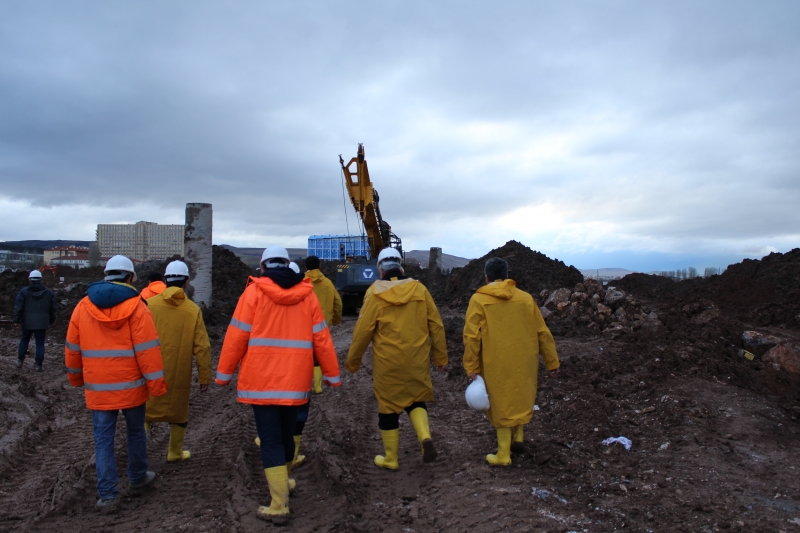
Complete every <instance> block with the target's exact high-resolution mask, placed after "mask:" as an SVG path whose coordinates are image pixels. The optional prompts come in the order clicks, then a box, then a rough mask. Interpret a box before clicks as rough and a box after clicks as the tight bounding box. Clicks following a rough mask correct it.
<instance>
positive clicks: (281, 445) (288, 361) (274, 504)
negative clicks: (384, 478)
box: [216, 246, 341, 523]
mask: <svg viewBox="0 0 800 533" xmlns="http://www.w3.org/2000/svg"><path fill="white" fill-rule="evenodd" d="M289 263H290V261H289V254H288V253H287V251H286V249H285V248H283V247H281V246H270V247H269V248H267V249H266V250H264V253H263V254H262V256H261V273H262V275H261V277H260V278H250V279H249V280H248V285H247V288H245V290H244V293H243V294H242V296H241V298H239V303H238V304H237V305H236V310H235V311H234V313H233V318H232V319H231V323H230V325H229V326H228V331H227V332H226V334H225V341H224V342H223V345H222V353H221V354H220V358H219V365H218V366H217V377H216V382H217V383H218V384H220V385H227V384H229V383H230V382H231V379H233V374H234V372H236V367H237V366H239V365H240V363H241V368H240V369H239V381H238V392H237V395H238V400H239V402H240V403H244V404H250V405H252V406H253V415H254V417H255V421H256V429H257V430H258V438H259V439H260V446H261V464H262V466H263V467H264V474H265V475H266V477H267V483H268V484H269V492H270V496H271V498H272V501H271V502H270V505H269V507H265V506H261V507H259V508H258V511H257V513H256V516H258V517H259V518H261V519H262V520H268V521H273V522H278V523H281V522H284V521H285V520H286V519H287V518H288V516H289V491H290V490H292V489H294V486H295V483H294V480H293V479H290V478H289V474H290V469H291V462H292V460H293V458H294V447H295V445H294V430H295V423H296V421H297V412H298V410H299V408H300V407H301V406H302V405H304V404H305V403H307V402H308V399H309V397H310V396H311V381H312V379H313V376H314V358H316V360H317V361H319V364H320V366H321V367H322V379H323V381H325V382H327V383H328V384H329V385H331V386H333V387H339V386H340V385H341V378H340V376H339V363H338V361H337V360H336V350H335V349H334V347H333V340H332V339H331V334H330V331H329V330H328V326H327V324H326V323H325V316H324V315H323V313H322V309H321V308H320V306H319V301H318V300H317V297H316V296H314V293H313V289H312V288H311V284H310V283H309V282H308V281H305V280H304V279H303V276H302V275H301V274H299V273H295V272H294V271H293V270H292V269H290V268H289Z"/></svg>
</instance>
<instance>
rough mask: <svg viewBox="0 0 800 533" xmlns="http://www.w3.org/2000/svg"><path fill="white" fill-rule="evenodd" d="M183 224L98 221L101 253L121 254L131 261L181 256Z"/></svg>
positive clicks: (106, 254) (107, 254) (103, 255)
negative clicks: (106, 222) (104, 222)
mask: <svg viewBox="0 0 800 533" xmlns="http://www.w3.org/2000/svg"><path fill="white" fill-rule="evenodd" d="M184 230H185V226H184V225H183V224H157V223H155V222H137V223H136V224H98V225H97V244H98V247H99V248H100V256H101V257H103V258H108V257H111V256H114V255H124V256H127V257H129V258H131V259H132V260H134V261H149V260H151V259H168V258H170V257H172V256H174V255H180V256H183V255H184V254H183V234H184Z"/></svg>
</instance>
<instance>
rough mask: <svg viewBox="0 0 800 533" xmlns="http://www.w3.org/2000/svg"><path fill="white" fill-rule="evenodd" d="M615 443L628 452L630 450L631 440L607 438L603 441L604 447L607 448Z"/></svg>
mask: <svg viewBox="0 0 800 533" xmlns="http://www.w3.org/2000/svg"><path fill="white" fill-rule="evenodd" d="M615 442H619V443H620V444H622V445H623V446H625V449H626V450H630V449H631V444H633V443H632V442H631V439H629V438H627V437H609V438H607V439H606V440H604V441H603V444H605V445H606V446H609V445H611V444H614V443H615Z"/></svg>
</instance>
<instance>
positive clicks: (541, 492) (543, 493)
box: [531, 487, 567, 503]
mask: <svg viewBox="0 0 800 533" xmlns="http://www.w3.org/2000/svg"><path fill="white" fill-rule="evenodd" d="M531 496H536V497H538V498H540V499H542V500H546V499H547V498H549V497H550V496H552V497H554V498H555V499H556V500H558V501H559V502H561V503H567V500H565V499H564V498H562V497H561V496H559V495H558V494H556V493H554V492H550V491H549V490H547V489H537V488H536V487H533V488H532V489H531Z"/></svg>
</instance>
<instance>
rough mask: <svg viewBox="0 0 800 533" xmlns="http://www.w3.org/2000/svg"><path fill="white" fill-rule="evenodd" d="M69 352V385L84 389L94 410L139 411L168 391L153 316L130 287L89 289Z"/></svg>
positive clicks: (73, 321)
mask: <svg viewBox="0 0 800 533" xmlns="http://www.w3.org/2000/svg"><path fill="white" fill-rule="evenodd" d="M94 302H98V303H99V304H100V305H103V306H104V307H98V305H96V304H95V303H94ZM110 304H113V305H110ZM105 306H108V307H105ZM64 354H65V363H66V366H67V376H68V378H69V382H70V384H71V385H73V386H74V387H80V386H83V387H84V390H85V394H86V406H87V407H88V408H89V409H92V410H99V411H107V410H115V409H127V408H130V407H136V406H139V405H142V404H143V403H145V402H146V401H147V400H148V398H150V395H151V394H152V395H153V396H160V395H162V394H164V393H165V392H166V391H167V386H166V383H165V382H164V366H163V364H162V361H161V348H160V345H159V341H158V334H157V333H156V327H155V324H154V323H153V317H152V315H151V314H150V311H149V310H148V309H147V305H146V304H145V303H144V302H143V301H142V299H141V298H140V297H139V294H138V293H137V292H136V290H135V289H133V287H130V286H129V285H124V284H121V283H109V282H100V283H93V284H92V285H90V286H89V296H86V297H85V298H83V299H82V300H81V301H80V302H79V303H78V305H77V306H76V307H75V310H74V311H73V313H72V318H70V321H69V329H68V330H67V340H66V343H65V345H64Z"/></svg>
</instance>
